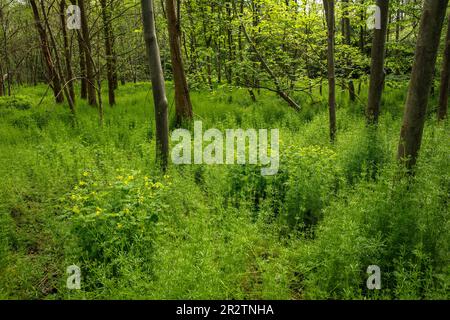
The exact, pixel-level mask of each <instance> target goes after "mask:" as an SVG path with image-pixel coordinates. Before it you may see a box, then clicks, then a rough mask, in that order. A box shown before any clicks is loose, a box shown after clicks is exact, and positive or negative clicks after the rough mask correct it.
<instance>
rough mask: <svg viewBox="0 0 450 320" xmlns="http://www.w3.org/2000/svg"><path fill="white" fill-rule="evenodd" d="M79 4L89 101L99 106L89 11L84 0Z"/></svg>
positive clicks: (80, 0)
mask: <svg viewBox="0 0 450 320" xmlns="http://www.w3.org/2000/svg"><path fill="white" fill-rule="evenodd" d="M78 6H79V7H80V11H81V36H82V43H83V50H84V55H85V63H86V78H87V79H86V80H87V83H86V86H87V96H88V102H89V105H91V106H97V97H96V93H95V75H94V62H93V59H92V49H91V40H90V35H89V26H88V20H87V11H86V6H85V3H84V0H78Z"/></svg>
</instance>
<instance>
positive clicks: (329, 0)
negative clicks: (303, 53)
mask: <svg viewBox="0 0 450 320" xmlns="http://www.w3.org/2000/svg"><path fill="white" fill-rule="evenodd" d="M323 4H324V7H325V16H326V20H327V28H328V53H327V60H328V104H329V117H330V139H331V141H332V142H333V141H334V140H335V139H336V76H335V62H334V35H335V16H334V0H325V1H324V2H323Z"/></svg>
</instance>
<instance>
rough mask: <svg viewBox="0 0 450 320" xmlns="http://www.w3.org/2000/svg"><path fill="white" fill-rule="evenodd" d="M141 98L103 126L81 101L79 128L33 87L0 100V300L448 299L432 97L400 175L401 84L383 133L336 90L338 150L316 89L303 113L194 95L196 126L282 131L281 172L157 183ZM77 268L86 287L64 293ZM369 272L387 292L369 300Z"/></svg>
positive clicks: (445, 212) (213, 173)
mask: <svg viewBox="0 0 450 320" xmlns="http://www.w3.org/2000/svg"><path fill="white" fill-rule="evenodd" d="M148 88H149V86H148V84H145V83H142V84H135V85H132V84H130V85H126V86H124V87H120V88H119V91H118V94H117V96H118V104H117V106H115V107H114V108H109V107H108V106H105V121H104V126H103V127H99V123H98V118H97V111H96V110H95V109H93V108H91V107H88V106H86V105H85V104H84V103H83V102H79V105H78V113H77V119H78V123H77V125H76V126H73V123H72V121H71V117H70V115H69V112H68V110H67V107H66V108H64V107H63V106H55V105H54V104H53V103H52V100H51V97H47V98H45V99H43V101H42V102H41V103H40V101H41V96H42V95H43V93H44V92H45V88H44V87H41V86H38V87H32V88H22V89H20V92H18V94H17V95H16V96H15V97H14V98H0V123H1V124H0V176H1V179H2V181H1V184H0V298H1V299H10V298H20V299H24V298H27V299H80V298H94V299H125V298H130V299H137V298H150V299H157V298H159V299H179V298H183V299H189V298H192V299H213V298H214V299H318V298H321V299H326V298H337V299H361V298H362V299H365V298H367V299H393V298H396V299H397V298H399V299H433V298H446V299H448V298H449V294H448V292H449V286H450V264H449V258H450V257H449V252H450V250H449V249H450V248H449V244H450V220H449V193H450V174H449V173H450V161H449V160H448V159H449V158H448V156H449V155H448V150H449V148H450V139H449V135H448V122H447V123H441V124H437V123H436V122H435V120H434V116H433V107H434V105H435V102H434V99H432V100H431V102H430V116H429V120H428V122H427V125H426V128H425V133H424V141H423V148H422V151H421V155H420V160H419V163H418V166H417V173H416V175H415V176H414V177H405V175H403V174H402V172H401V171H400V169H399V168H398V167H397V165H396V163H395V150H396V146H397V142H398V134H399V130H400V122H401V115H402V106H403V104H404V92H406V90H405V84H404V83H401V84H396V86H391V87H389V86H388V87H387V89H386V93H385V95H384V104H383V110H384V113H383V115H382V117H381V120H380V124H379V126H378V128H377V129H376V130H375V129H374V128H367V127H366V126H365V122H364V106H363V105H362V104H361V103H360V102H355V103H350V102H349V101H348V98H347V97H346V95H345V94H344V93H342V94H341V96H340V100H339V108H338V139H337V142H336V143H335V144H334V145H332V144H330V143H329V141H328V121H327V111H326V102H325V99H326V98H325V97H326V93H325V92H324V93H323V94H324V96H323V97H322V96H321V95H319V93H318V92H314V94H313V99H311V98H310V97H308V96H298V97H296V98H297V100H300V101H302V102H303V103H302V105H303V110H302V111H301V112H300V113H295V112H293V111H291V110H290V109H289V108H287V107H286V106H285V105H284V103H283V102H282V101H280V100H279V99H277V98H276V97H273V96H272V95H271V94H268V93H264V92H261V94H260V95H259V96H258V102H256V103H253V102H252V101H251V99H250V97H249V96H248V93H247V92H246V91H245V90H240V89H231V88H228V87H223V88H219V89H217V90H215V91H213V92H206V91H198V92H193V93H192V98H193V104H194V109H195V113H196V114H195V117H196V119H198V120H201V121H203V127H204V128H218V129H219V130H224V129H227V128H244V129H245V128H267V129H270V128H279V129H280V145H281V146H280V152H281V156H280V160H281V163H280V170H279V173H278V174H277V175H275V176H271V177H263V176H261V174H260V170H259V169H260V168H258V167H256V166H249V165H247V166H237V165H236V166H207V165H192V166H171V167H170V168H169V171H168V172H167V173H166V174H161V173H159V171H158V170H157V169H156V168H155V166H154V162H155V161H154V139H153V135H154V133H153V131H154V122H153V111H152V108H151V105H152V102H151V92H150V91H149V89H148ZM360 98H361V100H362V101H364V100H365V97H364V96H361V97H360ZM170 101H173V98H172V93H171V92H170ZM173 112H174V107H173V103H172V104H171V109H170V114H171V116H172V117H173ZM73 264H75V265H78V266H80V267H81V270H82V289H81V290H79V291H71V290H68V289H67V288H66V279H67V276H68V275H67V274H66V268H67V267H68V266H70V265H73ZM369 265H378V266H380V268H381V271H382V289H381V290H377V291H369V290H367V287H366V280H367V277H368V275H367V274H366V269H367V267H368V266H369Z"/></svg>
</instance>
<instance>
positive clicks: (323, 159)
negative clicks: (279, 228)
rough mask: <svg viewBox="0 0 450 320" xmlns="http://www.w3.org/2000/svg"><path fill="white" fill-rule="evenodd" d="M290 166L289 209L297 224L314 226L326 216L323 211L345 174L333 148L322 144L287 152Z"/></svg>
mask: <svg viewBox="0 0 450 320" xmlns="http://www.w3.org/2000/svg"><path fill="white" fill-rule="evenodd" d="M285 157H286V159H287V160H286V161H287V163H288V164H287V166H288V176H289V178H288V181H287V183H286V185H287V187H286V188H287V192H286V198H285V210H286V215H287V223H288V224H289V225H290V226H293V227H303V226H306V227H311V226H313V225H315V224H316V223H317V222H318V221H319V219H320V218H321V217H322V210H323V209H324V208H325V207H326V206H327V205H328V204H329V202H330V201H331V200H332V198H333V195H334V193H335V192H336V191H337V190H338V188H339V184H340V182H341V181H340V180H341V177H342V173H341V170H340V168H339V167H338V166H337V163H336V159H337V155H336V153H335V152H334V151H333V150H330V149H328V148H322V147H319V146H309V147H303V148H296V147H295V146H293V145H291V146H289V147H288V149H287V152H286V155H285Z"/></svg>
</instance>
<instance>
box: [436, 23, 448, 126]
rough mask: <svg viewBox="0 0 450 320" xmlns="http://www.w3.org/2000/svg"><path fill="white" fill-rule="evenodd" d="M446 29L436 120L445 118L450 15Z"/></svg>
mask: <svg viewBox="0 0 450 320" xmlns="http://www.w3.org/2000/svg"><path fill="white" fill-rule="evenodd" d="M447 20H448V27H447V36H446V38H445V52H444V62H443V63H442V72H441V89H440V94H439V109H438V119H439V120H443V119H444V118H445V117H447V109H448V95H449V92H450V81H449V77H450V14H449V15H448V17H447Z"/></svg>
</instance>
